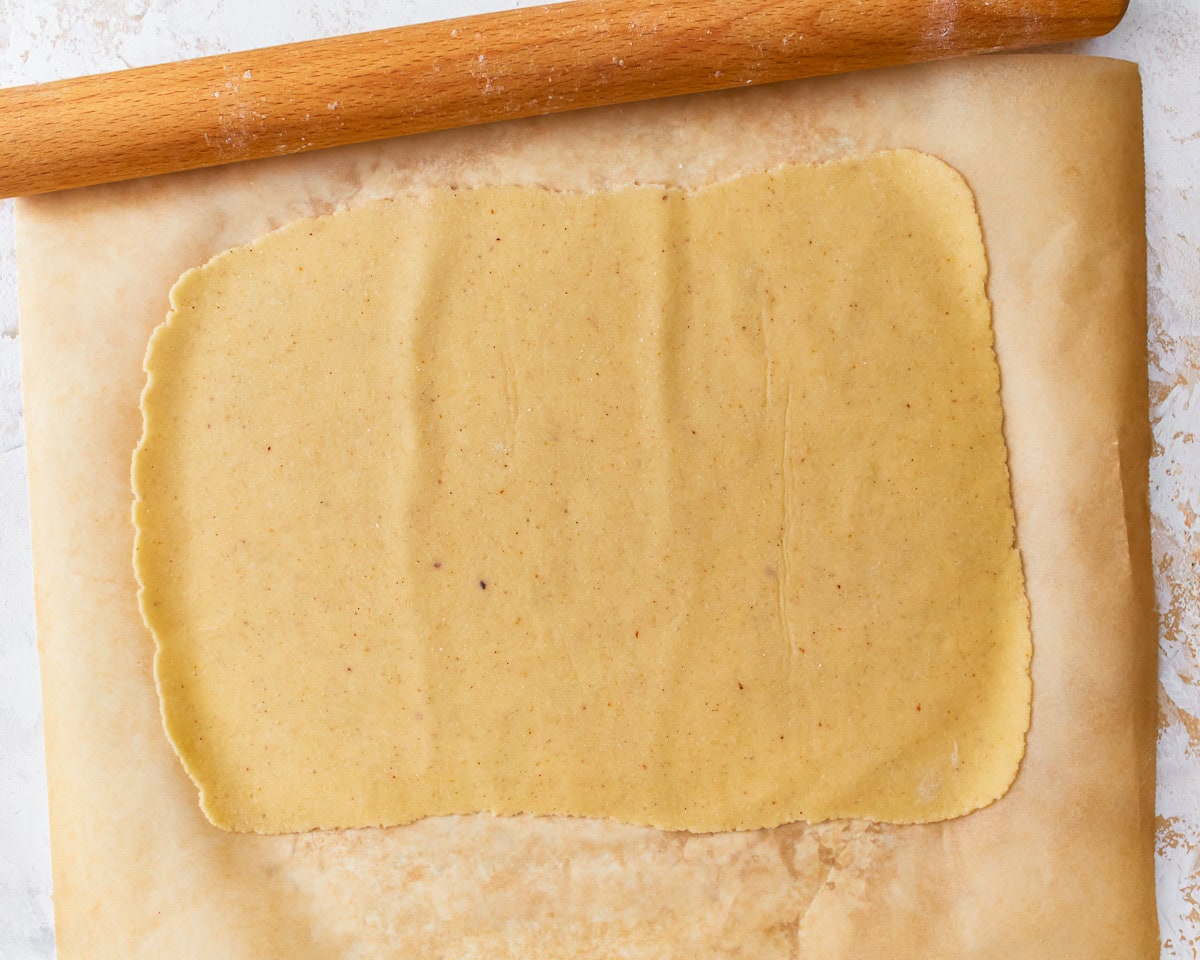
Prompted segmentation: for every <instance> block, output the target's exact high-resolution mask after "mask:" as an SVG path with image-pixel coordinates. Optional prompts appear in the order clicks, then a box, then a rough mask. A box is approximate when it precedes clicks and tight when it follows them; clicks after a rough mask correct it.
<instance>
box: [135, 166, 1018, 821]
mask: <svg viewBox="0 0 1200 960" xmlns="http://www.w3.org/2000/svg"><path fill="white" fill-rule="evenodd" d="M985 279H986V263H985V258H984V249H983V241H982V237H981V235H980V229H979V221H978V219H977V217H976V214H975V206H974V201H973V198H972V196H971V193H970V191H969V189H968V188H967V186H966V184H965V183H964V182H963V180H962V178H961V177H960V176H958V174H957V173H955V172H954V171H953V170H952V169H951V168H950V167H948V166H947V165H946V164H944V163H942V162H940V161H938V160H936V159H935V158H933V157H930V156H928V155H926V154H921V153H917V152H915V151H894V152H888V153H879V154H875V155H872V156H869V157H866V158H863V159H856V160H846V161H841V162H834V163H828V164H822V165H790V166H787V167H784V168H781V169H778V170H776V171H773V172H769V173H760V174H757V175H750V176H745V177H741V178H738V179H735V180H733V181H730V182H726V183H722V184H717V185H713V186H709V187H706V188H704V189H702V190H700V191H698V192H696V193H691V194H689V193H686V192H684V191H681V190H678V189H672V190H668V189H663V188H656V187H640V188H633V189H624V190H617V191H599V192H594V193H590V194H578V193H555V192H551V191H548V190H545V189H542V188H539V187H529V186H512V187H481V188H478V189H472V190H452V189H448V188H440V189H436V190H433V191H429V192H426V193H422V194H418V195H416V196H410V197H406V198H401V199H396V200H388V201H379V202H376V203H374V204H370V205H367V206H365V207H361V208H358V209H353V210H350V211H346V212H342V213H338V214H334V215H332V216H328V217H324V218H320V219H315V220H303V221H300V222H298V223H296V224H293V225H291V226H289V227H287V228H285V229H283V230H280V231H278V232H276V233H274V234H272V235H269V236H267V237H265V238H264V239H262V240H260V241H258V242H256V243H253V244H251V245H249V246H246V247H243V248H241V249H237V250H233V251H230V252H228V253H225V254H223V255H221V256H218V257H217V258H215V259H214V260H213V261H212V262H210V263H208V264H207V265H205V266H203V267H201V268H199V269H196V270H192V271H190V272H189V273H188V274H186V275H185V276H184V277H183V278H182V279H181V280H180V282H179V283H178V284H177V285H176V287H175V289H174V290H173V292H172V297H171V302H172V310H171V313H170V316H169V317H168V319H167V321H166V322H165V323H164V324H163V325H162V326H161V327H160V328H159V329H158V330H157V331H156V332H155V334H154V336H153V338H152V340H151V344H150V349H149V352H148V355H147V361H146V367H147V370H148V372H149V380H148V386H147V388H146V392H145V394H144V397H143V404H142V406H143V413H144V417H145V434H144V438H143V441H142V443H141V445H140V447H139V449H138V452H137V455H136V457H135V465H134V483H135V488H136V491H137V493H138V496H139V501H138V503H137V506H136V509H135V520H136V523H137V525H138V528H139V536H138V540H137V547H136V563H137V569H138V572H139V578H140V581H141V583H142V586H143V596H142V608H143V611H144V613H145V615H146V618H147V622H148V623H149V625H150V626H151V628H152V629H153V631H154V634H155V636H156V638H157V640H158V644H159V653H158V657H157V663H156V670H157V678H158V686H159V693H160V696H161V698H162V704H163V713H164V716H165V719H166V726H167V729H168V731H169V733H170V736H171V739H172V741H173V742H174V744H175V747H176V749H177V750H178V752H179V754H180V756H181V757H182V758H183V760H184V763H185V764H186V766H187V768H188V770H189V771H190V772H191V774H192V776H193V778H194V779H195V780H196V782H197V783H198V784H199V786H200V788H201V792H202V802H203V807H204V810H205V812H206V813H207V814H208V816H209V817H210V818H211V819H212V821H213V822H214V823H216V824H217V825H219V826H223V827H227V828H233V829H237V830H257V831H262V832H280V831H293V830H307V829H311V828H314V827H363V826H379V825H391V824H397V823H406V822H409V821H411V820H414V819H417V818H420V817H423V816H429V815H434V814H447V813H472V812H476V811H479V810H489V811H492V812H496V813H504V814H514V813H522V812H530V813H540V814H554V813H557V814H571V815H577V816H578V815H586V816H604V817H613V818H616V819H619V820H623V821H626V822H633V823H646V824H651V825H655V826H659V827H667V828H672V829H687V830H697V831H713V830H724V829H732V828H737V829H747V828H756V827H764V826H776V825H778V824H780V823H785V822H788V821H792V820H809V821H820V820H825V819H830V818H836V817H848V816H861V817H869V818H872V819H877V820H886V821H892V822H913V821H930V820H938V819H943V818H946V817H952V816H956V815H959V814H962V813H965V812H967V811H970V810H972V809H975V808H978V807H980V806H982V805H984V804H987V803H989V802H991V801H992V800H994V799H995V798H997V797H999V796H1000V795H1001V794H1002V793H1003V792H1004V791H1005V790H1007V789H1008V786H1009V784H1010V783H1011V782H1012V779H1013V777H1014V776H1015V775H1016V771H1017V765H1018V763H1019V761H1020V757H1021V754H1022V752H1023V749H1024V734H1025V729H1026V726H1027V723H1028V715H1029V675H1028V663H1029V657H1030V637H1029V625H1028V607H1027V603H1026V600H1025V595H1024V588H1023V582H1022V575H1021V564H1020V557H1019V555H1018V553H1017V550H1016V546H1015V543H1014V529H1013V523H1014V521H1013V508H1012V499H1011V495H1010V492H1009V482H1008V471H1007V466H1006V451H1005V446H1004V438H1003V435H1002V432H1001V409H1000V394H999V388H1000V384H999V371H998V368H997V365H996V359H995V356H994V354H993V351H992V331H991V314H990V308H989V304H988V301H987V297H986V294H985V290H984V286H985Z"/></svg>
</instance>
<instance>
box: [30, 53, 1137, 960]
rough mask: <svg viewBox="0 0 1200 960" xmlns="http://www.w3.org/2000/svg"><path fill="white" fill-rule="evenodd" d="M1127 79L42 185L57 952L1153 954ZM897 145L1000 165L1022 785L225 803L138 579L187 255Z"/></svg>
mask: <svg viewBox="0 0 1200 960" xmlns="http://www.w3.org/2000/svg"><path fill="white" fill-rule="evenodd" d="M1139 99H1140V96H1139V85H1138V79H1137V73H1136V68H1135V67H1134V66H1132V65H1131V64H1126V63H1121V62H1117V61H1106V60H1093V59H1084V58H1073V57H1056V56H1022V57H1005V58H989V59H986V60H980V59H976V60H971V61H964V62H956V63H950V64H940V65H932V66H925V67H918V68H903V69H897V70H889V71H881V72H876V73H871V74H861V75H852V76H847V77H841V78H832V79H824V80H816V81H803V82H798V83H794V84H788V85H782V86H778V87H773V88H762V89H757V90H745V91H737V92H734V93H726V94H716V95H711V94H710V95H705V96H703V97H695V98H684V99H678V100H673V101H662V102H657V103H651V104H644V105H638V106H630V107H622V108H613V109H608V110H603V111H594V112H590V113H586V114H576V115H566V116H561V117H557V118H552V119H539V120H531V121H521V122H518V123H512V124H506V125H502V126H494V127H489V128H479V129H475V130H470V131H459V132H453V133H447V134H436V135H430V136H426V137H422V138H419V139H409V140H401V141H390V142H386V143H382V144H376V145H366V146H361V147H355V148H348V149H344V150H340V151H336V152H326V153H321V154H314V155H310V156H306V157H295V158H287V159H281V160H273V161H267V162H262V163H258V164H251V165H242V166H237V167H230V168H223V169H218V170H212V171H203V172H197V173H191V174H182V175H177V176H174V177H170V178H161V179H156V180H147V181H139V182H135V183H131V184H125V185H117V186H109V187H101V188H94V189H91V190H87V191H77V192H74V193H68V194H59V195H51V196H46V197H39V198H35V199H31V200H26V201H23V202H22V203H21V204H20V205H19V208H18V216H19V222H18V231H19V233H18V257H19V265H20V271H21V273H20V283H21V290H20V293H21V309H22V322H23V326H22V329H23V334H24V337H23V339H24V358H25V371H24V382H25V391H26V409H27V413H26V416H27V431H28V444H29V467H30V485H31V500H32V511H33V537H34V554H35V577H36V585H37V605H38V632H39V643H40V647H41V657H42V671H43V686H44V691H45V692H44V696H45V725H46V741H47V760H48V769H49V778H50V784H49V786H50V805H51V823H52V834H53V859H54V882H55V901H56V914H57V919H58V949H59V954H60V956H61V957H63V958H68V960H69V958H73V957H84V956H86V957H89V958H108V957H113V958H116V957H122V958H124V957H135V956H145V957H180V958H182V957H192V956H195V957H228V958H240V957H285V956H286V957H296V958H308V957H311V958H316V957H321V958H326V957H344V958H351V957H355V958H357V957H382V956H405V957H435V956H445V957H476V956H478V957H483V956H486V957H490V958H498V957H510V956H511V957H516V956H522V957H557V956H572V957H610V956H614V955H620V956H629V957H651V956H653V957H664V956H680V957H698V956H708V957H725V956H743V955H744V956H753V957H756V958H757V957H763V958H765V957H814V958H815V957H820V958H837V957H842V958H851V957H894V958H909V957H911V958H918V957H920V958H930V957H972V958H975V957H1006V958H1007V957H1025V958H1037V957H1046V958H1051V957H1053V958H1070V957H1079V958H1089V960H1090V958H1093V957H1097V956H1113V957H1117V956H1120V957H1151V956H1153V955H1155V953H1156V951H1157V943H1156V931H1155V924H1154V902H1153V896H1154V894H1153V889H1154V886H1153V881H1154V877H1153V800H1154V795H1153V757H1154V740H1153V737H1154V689H1155V688H1154V665H1155V633H1154V619H1153V602H1152V597H1153V594H1152V582H1151V574H1150V564H1149V541H1148V519H1147V508H1146V463H1147V457H1148V454H1149V441H1150V434H1149V428H1148V423H1147V409H1146V366H1145V347H1144V344H1145V319H1144V295H1145V276H1144V237H1143V213H1142V209H1143V208H1142V160H1141V140H1140V129H1141V126H1140V111H1139ZM887 147H914V148H917V149H921V150H925V151H928V152H931V153H934V154H936V155H937V156H940V157H942V158H943V159H944V160H946V161H947V162H949V163H950V164H952V165H953V166H955V167H956V168H957V169H958V170H959V171H961V172H962V173H963V174H964V176H965V177H966V179H967V181H968V183H969V184H970V186H971V187H972V189H973V190H974V191H975V194H976V199H977V202H978V206H979V211H980V216H981V220H982V223H983V227H984V234H985V240H986V242H987V244H988V252H989V258H990V264H991V277H990V281H989V292H990V295H991V297H992V300H993V304H994V317H995V328H996V340H997V352H998V356H999V359H1000V365H1001V373H1002V380H1003V400H1004V409H1005V418H1006V423H1005V432H1006V437H1007V440H1008V444H1009V450H1010V465H1011V469H1012V474H1013V489H1014V499H1015V503H1016V511H1017V528H1018V541H1019V546H1020V549H1021V552H1022V558H1023V561H1024V565H1025V570H1026V576H1027V579H1028V591H1029V597H1030V603H1031V608H1032V620H1033V635H1034V661H1033V680H1034V705H1033V721H1032V727H1031V731H1030V736H1029V741H1028V748H1027V753H1026V757H1025V760H1024V763H1023V765H1022V769H1021V772H1020V773H1019V775H1018V778H1017V781H1016V783H1015V784H1014V787H1013V789H1012V790H1011V791H1010V793H1009V794H1008V795H1007V796H1005V797H1004V798H1003V799H1002V800H1001V801H999V802H997V803H995V804H993V805H992V806H990V807H988V808H987V809H985V810H983V811H981V812H978V813H975V814H972V815H970V816H968V817H965V818H961V819H958V820H952V821H948V822H944V823H939V824H933V825H928V826H917V827H912V826H905V827H884V826H879V825H873V824H870V823H865V822H861V821H843V822H835V823H827V824H823V825H820V826H817V827H809V826H806V825H803V824H793V825H790V826H786V827H781V828H778V829H774V830H765V831H757V832H751V833H737V834H716V835H711V836H696V835H690V834H686V833H666V832H659V831H655V830H652V829H646V828H639V827H629V826H621V825H617V824H613V823H609V822H606V821H598V820H567V819H555V818H539V819H533V818H492V817H489V816H476V817H467V818H444V819H433V820H426V821H422V822H419V823H416V824H413V825H410V826H407V827H402V828H395V829H390V830H363V831H349V832H329V833H320V832H319V833H312V834H304V835H296V836H284V837H256V836H249V835H231V834H226V833H222V832H220V831H218V830H216V829H214V828H212V827H210V826H209V825H208V824H207V822H206V821H205V820H204V818H203V816H202V815H201V814H200V812H199V810H198V808H197V806H196V798H195V792H194V790H193V788H192V786H191V783H190V782H189V781H188V780H187V777H186V776H185V774H184V773H183V770H182V768H181V767H180V766H179V764H178V762H177V761H176V759H175V757H174V755H173V753H172V752H171V748H170V746H169V744H168V743H167V741H166V738H165V737H164V735H163V733H162V728H161V721H160V718H159V713H158V703H157V699H156V697H155V692H154V688H153V682H152V676H151V658H152V653H153V646H152V642H151V640H150V637H149V636H148V634H147V633H146V631H145V629H144V627H143V626H142V623H141V620H140V618H139V616H138V611H137V604H136V598H135V585H134V580H133V576H132V572H131V567H130V550H131V545H132V536H133V532H132V527H131V525H130V522H129V505H130V492H129V456H130V452H131V451H132V449H133V446H134V444H135V443H136V441H137V437H138V434H139V430H140V418H139V414H138V407H137V402H138V394H139V391H140V389H141V386H142V372H141V360H142V355H143V352H144V349H145V344H146V340H147V337H148V335H149V332H150V330H151V329H152V328H153V327H154V326H155V325H156V324H157V323H158V322H159V321H160V320H161V319H162V316H163V315H164V313H165V310H166V293H167V290H168V289H169V287H170V286H171V284H172V282H173V281H174V280H175V279H176V277H177V276H178V275H179V274H180V273H181V272H182V271H183V270H185V269H187V268H188V267H191V266H194V265H196V264H198V263H201V262H203V261H204V260H205V259H207V258H208V257H210V256H212V255H213V254H215V253H217V252H219V251H220V250H222V249H225V248H227V247H230V246H234V245H237V244H240V243H244V242H246V241H248V240H250V239H252V238H254V237H255V236H257V235H259V234H261V233H263V232H265V231H266V230H269V229H271V228H274V227H277V226H279V225H281V224H283V223H285V222H287V221H289V220H291V219H294V218H296V217H300V216H305V215H309V214H311V213H314V212H324V211H328V210H330V209H333V208H335V207H337V206H339V205H343V204H348V203H354V202H358V201H361V200H363V199H366V198H371V197H377V196H383V195H387V194H389V193H394V192H396V191H403V190H406V189H410V188H412V187H414V186H418V185H423V184H433V183H458V184H482V183H508V182H520V183H526V182H529V183H541V184H545V185H548V186H552V187H557V188H565V189H588V188H594V187H601V186H610V185H619V184H626V183H630V182H650V183H663V184H678V185H682V186H695V185H699V184H702V183H707V182H711V181H713V180H716V179H723V178H725V177H729V176H732V175H735V174H737V173H739V172H744V171H750V170H759V169H764V168H767V167H771V166H774V165H776V164H778V163H781V162H783V161H786V160H801V161H809V160H821V159H828V158H831V157H835V156H841V155H846V154H854V153H862V152H867V151H870V150H874V149H882V148H887Z"/></svg>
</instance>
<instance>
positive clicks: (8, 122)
mask: <svg viewBox="0 0 1200 960" xmlns="http://www.w3.org/2000/svg"><path fill="white" fill-rule="evenodd" d="M1126 2H1127V0H686V2H685V0H577V2H574V3H560V4H555V5H552V6H543V7H534V8H528V9H522V10H511V11H505V12H501V13H493V14H487V15H483V16H474V17H465V18H461V19H458V20H444V21H440V22H436V23H424V24H416V25H412V26H406V27H399V28H395V29H391V30H381V31H376V32H372V33H363V34H356V35H352V36H345V37H336V38H333V39H327V40H315V41H309V42H305V43H294V44H287V45H283V46H277V47H269V48H265V49H261V50H253V51H249V52H246V53H231V54H224V55H221V56H215V57H205V58H202V59H197V60H188V61H183V62H179V63H171V64H164V65H159V66H152V67H144V68H140V69H136V70H126V71H122V72H119V73H111V74H102V75H97V76H91V77H83V78H79V79H75V80H63V81H58V82H55V83H46V84H37V85H32V86H25V87H15V88H10V89H8V90H0V130H2V131H3V137H2V139H0V196H5V197H7V196H15V195H22V194H32V193H43V192H47V191H51V190H60V189H67V188H71V187H80V186H87V185H90V184H95V183H104V182H109V181H117V180H129V179H133V178H135V177H141V176H147V175H151V174H159V173H168V172H173V171H178V170H189V169H194V168H197V167H207V166H215V165H217V164H222V163H230V162H234V161H238V160H250V159H257V158H261V157H268V156H277V155H280V154H287V153H298V152H302V151H307V150H315V149H319V148H322V147H332V146H339V145H342V144H348V143H358V142H363V141H367V140H379V139H383V138H386V137H394V136H400V135H406V134H413V133H423V132H427V131H430V130H440V129H447V128H451V127H462V126H469V125H472V124H479V123H488V122H491V121H495V120H506V119H512V118H516V117H526V116H531V115H535V114H545V113H557V112H561V111H565V110H576V109H580V108H583V107H592V106H599V105H604V104H613V103H626V102H630V101H635V100H647V99H651V98H654V97H668V96H674V95H677V94H684V93H696V92H700V91H705V90H717V89H723V88H730V87H740V86H745V85H747V84H761V83H772V82H775V81H780V80H789V79H796V78H799V77H808V76H819V75H823V74H831V73H841V72H848V71H853V70H863V69H868V68H872V67H882V66H888V65H892V64H898V63H907V62H916V61H922V60H935V59H942V58H947V57H953V56H959V55H963V54H967V53H974V52H984V51H992V50H1004V49H1017V48H1022V47H1030V46H1036V45H1041V44H1046V43H1055V42H1059V41H1065V40H1071V39H1078V38H1081V37H1089V36H1097V35H1099V34H1102V33H1105V32H1107V31H1108V30H1110V29H1112V28H1113V27H1114V26H1115V25H1116V24H1117V22H1118V21H1119V20H1120V18H1121V16H1122V14H1123V13H1124V10H1125V5H1126Z"/></svg>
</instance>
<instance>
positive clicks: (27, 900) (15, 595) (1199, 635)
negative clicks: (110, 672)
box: [0, 0, 1200, 960]
mask: <svg viewBox="0 0 1200 960" xmlns="http://www.w3.org/2000/svg"><path fill="white" fill-rule="evenodd" d="M522 5H529V4H528V3H525V4H522V3H520V2H516V0H381V2H376V3H371V2H366V0H355V2H349V3H344V4H323V3H321V2H319V0H263V2H258V3H246V2H245V0H90V2H88V0H0V86H11V85H16V84H23V83H33V82H41V81H46V80H54V79H59V78H62V77H70V76H78V75H80V74H85V73H97V72H101V71H107V70H117V69H121V68H124V67H135V66H142V65H144V64H149V63H158V62H162V61H167V60H176V59H181V58H184V57H195V56H202V55H205V54H211V53H220V52H223V51H227V50H245V49H250V48H253V47H260V46H267V45H270V44H276V43H285V42H288V41H292V40H306V39H311V38H314V37H323V36H334V35H337V34H342V33H352V32H357V31H360V30H373V29H379V28H382V27H389V26H396V25H399V24H402V23H411V22H417V21H422V20H434V19H442V18H446V17H453V16H461V15H465V14H470V13H482V12H485V11H489V10H496V9H503V8H506V7H516V6H522ZM1073 49H1075V50H1077V51H1079V52H1087V53H1097V54H1103V55H1106V56H1114V57H1122V58H1125V59H1129V60H1134V61H1136V62H1137V63H1138V64H1139V65H1140V66H1141V70H1142V78H1143V83H1144V85H1145V129H1146V167H1147V169H1146V178H1147V232H1148V237H1149V242H1150V265H1149V266H1150V303H1149V310H1150V314H1149V315H1150V378H1151V404H1152V411H1153V418H1154V422H1155V423H1154V426H1155V439H1156V444H1155V455H1154V459H1153V461H1152V463H1151V507H1152V511H1153V516H1154V529H1153V535H1154V561H1155V570H1156V579H1157V587H1158V600H1159V606H1160V609H1161V611H1162V629H1161V637H1160V643H1159V650H1160V669H1159V700H1160V711H1159V713H1160V722H1159V738H1158V761H1159V787H1158V803H1157V809H1158V894H1159V917H1160V923H1161V926H1162V938H1163V951H1162V956H1163V958H1164V960H1185V958H1187V960H1191V958H1194V957H1196V956H1198V955H1200V522H1198V517H1200V440H1198V438H1200V0H1131V10H1130V11H1129V13H1128V15H1127V16H1126V18H1125V20H1124V21H1123V22H1122V24H1121V25H1120V26H1119V27H1118V28H1117V29H1116V30H1115V31H1114V32H1113V33H1112V34H1111V35H1110V36H1108V37H1104V38H1101V39H1100V40H1096V41H1092V42H1090V43H1085V44H1078V45H1075V46H1074V48H1073ZM0 135H2V134H0ZM53 956H54V933H53V907H52V900H51V889H50V862H49V828H48V825H47V819H46V787H45V759H44V751H43V747H42V729H41V704H40V694H39V682H38V665H37V654H36V644H35V629H34V615H33V578H32V572H31V570H30V548H29V511H28V498H27V493H26V474H25V453H24V438H23V432H22V418H21V395H20V329H19V324H18V318H17V298H16V268H15V263H14V255H13V232H12V204H11V202H7V201H6V202H4V203H3V204H0V958H3V960H49V958H51V957H53Z"/></svg>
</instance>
